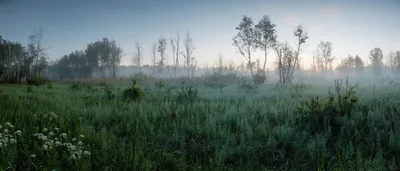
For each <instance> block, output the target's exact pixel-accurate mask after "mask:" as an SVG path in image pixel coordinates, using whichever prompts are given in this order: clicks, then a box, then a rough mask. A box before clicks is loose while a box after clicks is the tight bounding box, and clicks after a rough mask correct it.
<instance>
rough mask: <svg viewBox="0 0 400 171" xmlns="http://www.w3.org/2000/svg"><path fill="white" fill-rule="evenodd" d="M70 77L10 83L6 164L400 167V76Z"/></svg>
mask: <svg viewBox="0 0 400 171" xmlns="http://www.w3.org/2000/svg"><path fill="white" fill-rule="evenodd" d="M71 84H72V83H53V84H52V86H48V85H47V86H39V87H36V86H25V85H1V86H0V89H1V90H2V91H0V113H1V117H0V125H1V126H2V128H0V132H2V135H1V136H0V142H2V144H3V145H2V146H0V168H1V169H2V170H53V169H57V170H399V169H400V136H399V135H400V115H399V111H400V106H399V104H400V89H398V87H396V86H394V85H380V86H372V85H368V84H365V85H359V86H358V87H352V85H353V84H351V83H348V84H346V82H342V83H341V82H337V83H336V84H334V82H333V81H332V83H331V84H329V85H317V84H312V85H308V84H307V85H306V84H295V85H289V86H276V85H268V84H266V85H262V86H261V87H258V88H257V89H254V90H253V89H251V90H247V89H243V88H238V86H235V85H228V86H225V87H223V88H210V87H207V86H205V85H202V84H194V85H191V84H188V83H186V84H180V82H178V81H176V84H172V83H170V82H166V83H163V84H162V86H161V84H160V83H147V84H142V85H141V87H142V88H143V89H145V90H144V92H143V93H144V94H143V97H142V98H140V100H125V99H124V98H123V97H122V94H123V91H124V90H125V89H126V88H128V87H129V86H130V83H129V81H126V80H125V81H121V82H118V81H115V82H110V83H107V84H105V83H104V84H100V85H99V84H90V85H87V86H85V85H86V84H82V85H77V86H78V88H72V86H71ZM328 90H330V93H328ZM5 129H7V131H5ZM6 132H7V133H6ZM11 139H13V140H11ZM6 143H7V146H5V145H4V144H6Z"/></svg>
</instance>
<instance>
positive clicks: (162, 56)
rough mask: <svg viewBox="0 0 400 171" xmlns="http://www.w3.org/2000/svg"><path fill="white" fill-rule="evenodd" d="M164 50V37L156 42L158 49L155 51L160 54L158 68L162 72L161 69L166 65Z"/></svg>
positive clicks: (165, 41)
mask: <svg viewBox="0 0 400 171" xmlns="http://www.w3.org/2000/svg"><path fill="white" fill-rule="evenodd" d="M166 48H167V40H166V39H165V38H164V37H161V38H160V39H159V40H158V48H157V51H158V52H159V53H160V61H159V62H158V66H159V67H160V69H161V70H162V69H163V67H164V66H165V65H166V63H165V60H166V55H167V54H166V53H165V52H166Z"/></svg>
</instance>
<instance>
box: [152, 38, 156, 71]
mask: <svg viewBox="0 0 400 171" xmlns="http://www.w3.org/2000/svg"><path fill="white" fill-rule="evenodd" d="M151 55H152V56H151V61H152V63H153V77H154V76H155V74H156V70H155V69H156V66H157V45H156V44H155V43H154V44H153V46H152V47H151Z"/></svg>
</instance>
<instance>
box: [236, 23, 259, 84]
mask: <svg viewBox="0 0 400 171" xmlns="http://www.w3.org/2000/svg"><path fill="white" fill-rule="evenodd" d="M253 26H254V23H253V21H252V19H251V18H250V17H248V16H243V17H242V21H241V22H240V23H239V25H238V26H237V27H236V28H235V29H236V30H237V31H238V33H237V34H236V36H235V37H234V38H233V45H234V46H235V47H236V48H237V50H238V52H239V53H240V55H241V56H242V57H243V58H244V59H245V60H246V62H247V64H246V65H247V67H248V68H249V69H250V73H251V77H252V78H253V76H254V74H253V67H254V63H253V61H252V58H251V53H252V52H253V51H254V50H255V49H256V48H257V41H256V36H257V35H256V32H255V30H254V27H253Z"/></svg>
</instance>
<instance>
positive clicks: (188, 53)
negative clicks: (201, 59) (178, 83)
mask: <svg viewBox="0 0 400 171" xmlns="http://www.w3.org/2000/svg"><path fill="white" fill-rule="evenodd" d="M183 45H184V48H185V49H184V51H183V52H182V55H183V59H184V60H185V66H186V67H187V70H188V76H189V77H190V69H191V68H192V67H193V64H194V60H195V58H194V56H193V52H194V50H195V47H194V44H193V39H192V38H191V37H190V33H189V32H186V36H185V38H184V40H183Z"/></svg>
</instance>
